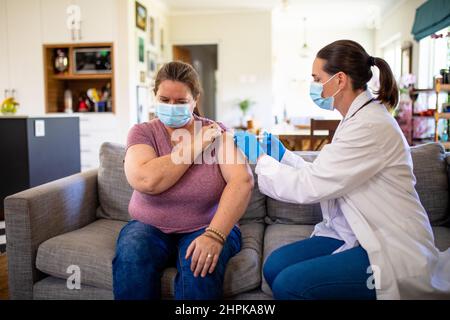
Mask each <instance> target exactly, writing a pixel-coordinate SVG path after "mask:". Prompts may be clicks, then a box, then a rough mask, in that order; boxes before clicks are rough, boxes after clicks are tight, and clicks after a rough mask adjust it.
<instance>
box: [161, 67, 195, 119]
mask: <svg viewBox="0 0 450 320" xmlns="http://www.w3.org/2000/svg"><path fill="white" fill-rule="evenodd" d="M165 80H171V81H178V82H181V83H184V84H185V85H186V86H188V88H189V90H190V91H191V94H192V96H193V97H194V99H195V100H197V105H196V106H195V108H194V114H196V115H197V116H201V114H200V110H199V107H198V103H199V100H198V98H199V97H200V94H201V93H202V86H201V84H200V78H199V76H198V73H197V71H195V69H194V68H193V67H192V66H191V65H190V64H188V63H184V62H181V61H172V62H169V63H166V64H164V65H163V66H162V67H161V69H160V70H159V71H158V73H157V75H156V79H155V88H154V89H153V92H154V93H155V95H156V93H157V92H158V88H159V85H160V84H161V82H163V81H165Z"/></svg>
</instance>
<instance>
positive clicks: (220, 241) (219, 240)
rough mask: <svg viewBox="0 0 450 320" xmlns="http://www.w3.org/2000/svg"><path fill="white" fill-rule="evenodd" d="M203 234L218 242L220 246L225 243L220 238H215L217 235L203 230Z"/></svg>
mask: <svg viewBox="0 0 450 320" xmlns="http://www.w3.org/2000/svg"><path fill="white" fill-rule="evenodd" d="M203 235H204V236H205V237H208V238H210V239H213V240H216V241H217V242H219V243H220V244H221V245H222V246H223V245H224V244H225V243H224V242H223V240H222V238H217V237H215V236H213V235H212V234H209V233H207V232H204V233H203Z"/></svg>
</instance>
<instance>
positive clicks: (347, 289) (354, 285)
mask: <svg viewBox="0 0 450 320" xmlns="http://www.w3.org/2000/svg"><path fill="white" fill-rule="evenodd" d="M343 244H344V242H343V241H340V240H337V239H332V238H327V237H312V238H309V239H306V240H302V241H298V242H295V243H291V244H289V245H286V246H284V247H281V248H279V249H277V250H275V251H274V252H273V253H272V254H271V255H270V256H269V257H268V258H267V261H266V263H265V264H264V277H265V279H266V281H267V283H268V284H269V286H270V287H271V288H272V292H273V295H274V298H275V299H279V300H337V299H351V300H356V299H358V300H359V299H364V300H374V299H376V292H375V289H369V287H368V286H367V281H368V279H369V277H370V276H371V275H372V274H370V273H367V268H368V267H369V266H370V262H369V257H368V256H367V252H366V251H365V250H364V249H363V248H362V247H360V246H358V247H355V248H352V249H349V250H346V251H343V252H340V253H336V254H333V255H332V253H333V252H334V251H335V250H336V249H338V248H339V247H340V246H342V245H343ZM369 283H372V281H369Z"/></svg>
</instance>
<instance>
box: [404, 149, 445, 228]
mask: <svg viewBox="0 0 450 320" xmlns="http://www.w3.org/2000/svg"><path fill="white" fill-rule="evenodd" d="M411 156H412V159H413V165H414V175H415V176H416V180H417V184H416V190H417V193H418V194H419V197H420V201H421V202H422V205H423V206H424V208H425V210H426V211H427V213H428V217H429V218H430V222H431V224H432V225H434V226H438V225H441V224H443V223H445V222H446V220H447V219H448V218H449V187H448V185H449V181H448V172H447V163H446V161H445V150H444V148H443V146H442V145H441V144H438V143H428V144H424V145H420V146H416V147H412V148H411Z"/></svg>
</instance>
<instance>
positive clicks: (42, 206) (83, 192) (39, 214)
mask: <svg viewBox="0 0 450 320" xmlns="http://www.w3.org/2000/svg"><path fill="white" fill-rule="evenodd" d="M97 207H98V196H97V169H95V170H90V171H87V172H83V173H78V174H75V175H72V176H69V177H66V178H63V179H59V180H56V181H52V182H50V183H47V184H44V185H41V186H38V187H35V188H32V189H28V190H25V191H23V192H20V193H17V194H14V195H12V196H9V197H7V198H6V199H5V223H6V252H7V255H8V273H9V296H10V298H11V299H32V298H33V285H34V283H35V282H37V281H39V280H40V279H41V278H43V277H44V275H43V274H42V273H41V272H39V271H38V270H37V269H36V264H35V262H36V253H37V250H38V247H39V245H40V244H41V243H42V242H44V241H46V240H48V239H50V238H53V237H55V236H57V235H60V234H63V233H66V232H70V231H73V230H76V229H79V228H82V227H84V226H85V225H87V224H89V223H91V222H93V221H94V220H95V219H96V209H97Z"/></svg>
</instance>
